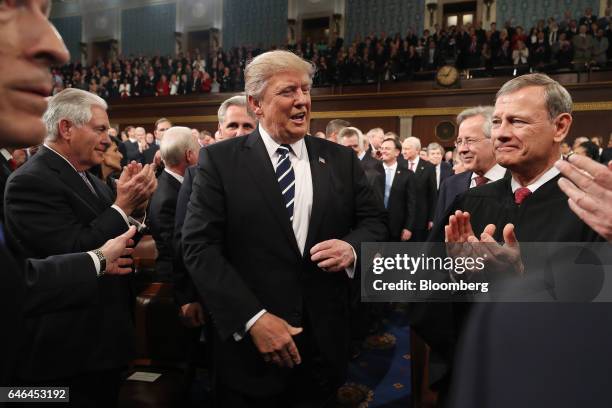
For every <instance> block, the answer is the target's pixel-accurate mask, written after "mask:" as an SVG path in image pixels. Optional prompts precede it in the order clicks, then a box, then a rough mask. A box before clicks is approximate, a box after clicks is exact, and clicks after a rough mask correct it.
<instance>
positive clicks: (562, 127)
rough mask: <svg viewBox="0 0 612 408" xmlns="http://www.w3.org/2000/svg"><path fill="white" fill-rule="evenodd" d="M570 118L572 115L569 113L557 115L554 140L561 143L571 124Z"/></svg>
mask: <svg viewBox="0 0 612 408" xmlns="http://www.w3.org/2000/svg"><path fill="white" fill-rule="evenodd" d="M572 120H573V119H572V115H570V114H569V113H562V114H560V115H559V116H557V118H556V119H555V137H554V141H555V142H557V143H561V142H562V141H563V140H564V139H565V138H566V137H567V134H568V133H569V130H570V127H571V126H572Z"/></svg>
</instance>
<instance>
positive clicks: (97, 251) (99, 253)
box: [92, 249, 106, 278]
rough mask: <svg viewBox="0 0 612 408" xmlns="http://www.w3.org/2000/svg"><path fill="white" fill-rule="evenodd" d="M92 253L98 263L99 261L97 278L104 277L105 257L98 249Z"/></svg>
mask: <svg viewBox="0 0 612 408" xmlns="http://www.w3.org/2000/svg"><path fill="white" fill-rule="evenodd" d="M92 252H93V253H94V254H96V256H97V257H98V261H100V272H98V278H99V277H100V276H102V275H104V272H106V257H105V256H104V254H103V253H102V251H100V250H99V249H94V250H93V251H92Z"/></svg>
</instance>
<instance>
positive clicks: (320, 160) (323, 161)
mask: <svg viewBox="0 0 612 408" xmlns="http://www.w3.org/2000/svg"><path fill="white" fill-rule="evenodd" d="M319 163H323V164H325V159H324V158H322V157H321V156H319Z"/></svg>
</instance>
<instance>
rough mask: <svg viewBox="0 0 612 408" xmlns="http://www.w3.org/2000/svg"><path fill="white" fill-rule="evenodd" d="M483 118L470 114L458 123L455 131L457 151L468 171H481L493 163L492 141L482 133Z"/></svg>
mask: <svg viewBox="0 0 612 408" xmlns="http://www.w3.org/2000/svg"><path fill="white" fill-rule="evenodd" d="M484 121H485V118H484V117H483V116H480V115H478V116H472V117H469V118H467V119H465V120H464V121H463V122H461V125H459V130H458V132H457V142H456V144H457V151H458V153H459V157H460V158H461V161H462V162H463V166H464V167H465V169H466V170H468V171H474V172H477V173H479V174H480V173H482V172H485V171H487V170H488V169H489V168H490V167H492V166H493V165H494V162H495V156H494V154H493V142H492V141H491V139H487V138H486V137H485V135H484V131H483V130H482V127H483V125H484Z"/></svg>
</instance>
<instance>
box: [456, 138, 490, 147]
mask: <svg viewBox="0 0 612 408" xmlns="http://www.w3.org/2000/svg"><path fill="white" fill-rule="evenodd" d="M483 140H485V138H484V137H483V138H480V139H474V138H469V137H468V138H465V139H457V140H456V141H455V147H459V146H461V145H466V146H467V147H470V146H472V145H474V144H476V143H478V142H481V141H483Z"/></svg>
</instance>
